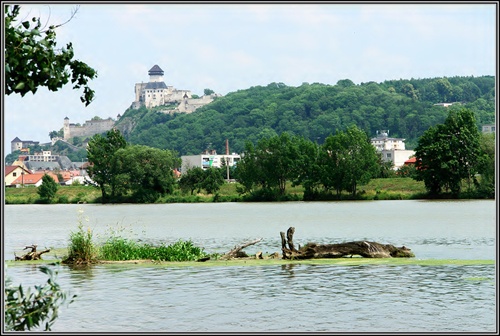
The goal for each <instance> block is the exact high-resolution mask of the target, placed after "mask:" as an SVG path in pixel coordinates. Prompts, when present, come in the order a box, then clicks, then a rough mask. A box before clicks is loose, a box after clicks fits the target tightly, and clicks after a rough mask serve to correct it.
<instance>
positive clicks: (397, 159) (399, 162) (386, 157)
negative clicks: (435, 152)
mask: <svg viewBox="0 0 500 336" xmlns="http://www.w3.org/2000/svg"><path fill="white" fill-rule="evenodd" d="M404 141H405V139H402V138H390V137H389V131H388V130H387V131H385V130H383V131H380V132H379V131H377V136H376V137H375V138H372V139H371V143H372V145H373V146H374V147H375V149H376V150H377V152H379V153H380V154H381V155H382V160H383V161H384V162H392V164H393V168H394V169H395V170H397V169H399V168H400V167H401V166H403V165H404V163H405V161H406V160H408V159H409V158H410V157H412V156H413V155H415V151H413V150H407V149H406V147H405V143H404Z"/></svg>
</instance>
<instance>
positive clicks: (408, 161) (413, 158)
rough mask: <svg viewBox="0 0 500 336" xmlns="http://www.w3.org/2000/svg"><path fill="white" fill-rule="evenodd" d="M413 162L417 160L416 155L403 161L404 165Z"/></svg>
mask: <svg viewBox="0 0 500 336" xmlns="http://www.w3.org/2000/svg"><path fill="white" fill-rule="evenodd" d="M415 162H417V158H416V157H412V158H409V159H408V160H406V161H405V165H408V164H415Z"/></svg>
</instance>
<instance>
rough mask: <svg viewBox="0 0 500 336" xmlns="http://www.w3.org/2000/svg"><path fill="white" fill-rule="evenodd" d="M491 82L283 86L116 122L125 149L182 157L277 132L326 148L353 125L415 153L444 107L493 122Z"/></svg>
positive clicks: (134, 113) (233, 147) (130, 114)
mask: <svg viewBox="0 0 500 336" xmlns="http://www.w3.org/2000/svg"><path fill="white" fill-rule="evenodd" d="M494 98H495V78H494V76H481V77H450V78H429V79H410V80H404V79H400V80H388V81H384V82H382V83H375V82H368V83H361V84H359V85H357V84H354V83H353V82H352V81H351V80H349V79H344V80H340V81H338V82H337V84H336V85H326V84H320V83H313V84H308V83H303V84H302V85H301V86H299V87H292V86H287V85H285V84H283V83H271V84H269V85H267V86H255V87H251V88H249V89H245V90H238V91H236V92H231V93H229V94H227V95H226V96H223V97H219V98H217V99H216V100H215V101H214V102H212V103H210V104H208V105H206V106H204V107H201V108H199V109H198V110H196V111H195V112H193V113H191V114H181V113H179V114H167V113H163V112H161V108H156V109H147V108H144V107H143V108H140V109H137V110H134V109H128V110H127V111H125V113H124V114H123V116H122V118H120V120H119V121H118V122H117V128H118V129H120V131H121V132H122V133H123V135H124V136H125V138H126V139H127V141H129V142H130V143H134V144H141V145H147V146H151V147H156V148H163V149H172V150H175V151H177V152H178V153H179V155H194V154H199V153H201V152H202V151H204V150H205V149H208V148H210V149H215V150H217V151H218V152H220V153H221V152H224V151H225V141H226V139H228V141H229V146H230V151H231V152H237V153H239V152H242V151H243V149H244V146H245V142H246V141H251V142H253V143H256V142H257V141H258V140H259V139H261V138H264V137H269V136H273V135H279V134H281V133H282V132H285V131H286V132H289V133H291V134H294V135H298V136H303V137H305V138H307V139H310V140H312V141H316V142H318V143H320V144H321V143H323V141H324V140H325V138H326V137H328V136H329V135H332V134H335V133H336V132H337V131H341V130H345V129H347V128H348V127H349V126H351V125H356V126H357V127H359V128H360V129H362V130H363V131H365V132H366V133H367V134H368V135H369V136H370V137H374V136H375V135H376V132H377V131H378V130H389V136H391V137H398V138H404V139H406V146H407V149H413V148H414V147H415V146H416V144H417V141H418V138H419V137H420V136H421V135H422V134H423V132H424V131H426V130H427V129H428V128H429V127H431V126H434V125H436V124H439V123H442V122H443V121H444V120H445V118H446V116H447V109H446V107H443V106H439V105H434V104H438V103H452V102H453V103H461V104H464V105H465V107H467V108H470V109H471V110H472V111H473V112H474V113H475V116H476V120H477V123H478V127H479V128H480V127H481V125H483V124H490V123H494V121H495V100H494Z"/></svg>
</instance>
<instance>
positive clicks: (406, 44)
mask: <svg viewBox="0 0 500 336" xmlns="http://www.w3.org/2000/svg"><path fill="white" fill-rule="evenodd" d="M4 4H5V3H4ZM75 6H76V5H75V4H64V5H61V4H56V3H54V4H51V5H36V6H35V5H31V4H25V5H23V6H22V8H23V12H22V13H23V14H21V17H25V16H24V15H27V17H28V18H31V17H32V16H40V17H41V18H42V22H45V21H47V19H48V18H49V17H50V20H49V22H50V23H62V22H64V21H66V20H67V19H68V18H69V17H70V16H71V12H72V9H74V8H75ZM496 10H497V8H496V4H495V3H494V2H491V3H483V4H476V3H471V4H458V3H457V4H442V5H436V4H405V3H400V4H356V3H354V2H353V3H343V4H342V3H330V4H325V3H322V4H310V3H307V4H249V3H244V2H243V3H237V4H169V3H153V4H140V5H136V4H126V3H122V4H81V5H80V7H79V10H78V13H77V15H76V17H75V18H73V19H72V20H71V21H70V22H68V23H67V24H66V25H64V26H62V27H60V28H59V29H58V30H57V41H58V46H61V47H62V46H65V45H66V43H68V42H72V43H73V47H74V51H75V59H79V60H81V61H83V62H85V63H87V64H88V65H89V66H91V67H93V68H94V69H96V70H97V72H98V78H97V79H95V80H93V81H92V82H91V83H90V87H91V88H92V89H94V90H95V91H96V98H95V101H94V102H92V103H91V104H90V105H89V106H88V107H85V106H84V104H82V103H81V102H80V99H79V97H80V95H81V94H82V91H81V90H72V89H71V84H68V85H67V86H66V87H65V88H64V89H62V90H60V91H58V92H50V91H48V90H46V89H45V88H40V89H39V90H38V91H37V93H36V94H35V95H33V94H31V93H29V94H27V95H26V96H24V97H21V96H20V95H14V94H13V95H10V96H7V97H6V99H5V100H4V106H3V109H4V123H3V128H4V130H3V135H4V150H5V153H4V156H5V155H6V154H8V153H10V142H11V141H12V140H13V139H14V138H15V137H19V138H20V139H21V140H33V141H40V143H46V142H49V141H50V138H49V133H50V132H51V131H53V130H56V131H59V130H60V129H61V128H62V126H63V121H64V118H65V117H68V118H69V119H70V122H72V123H81V124H83V123H84V122H85V121H86V120H89V119H91V118H92V117H94V116H99V117H101V118H103V119H105V118H108V117H112V118H116V116H117V115H118V114H123V112H124V111H125V110H126V109H127V108H128V107H130V105H131V103H132V102H133V100H134V99H135V94H134V85H135V83H140V82H147V81H148V80H149V76H148V70H149V69H150V68H151V67H152V66H153V65H155V64H157V65H159V66H160V67H161V68H162V69H163V71H164V72H165V74H164V81H165V83H166V84H167V85H171V86H173V87H174V88H177V89H183V90H191V92H192V93H193V94H197V95H200V96H201V95H202V94H203V90H204V89H205V88H210V89H212V90H214V91H215V92H216V93H220V94H223V95H225V94H227V93H229V92H234V91H237V90H243V89H247V88H250V87H252V86H258V85H262V86H266V85H267V84H269V83H272V82H282V83H285V84H286V85H289V86H299V85H301V84H302V83H304V82H308V83H324V84H332V85H334V84H336V83H337V81H338V80H340V79H350V80H352V81H353V82H354V83H356V84H360V83H362V82H369V81H375V82H378V83H380V82H383V81H384V80H390V79H410V78H431V77H444V76H447V77H452V76H471V75H474V76H483V75H496V73H497V69H496V50H497V45H496V43H497V36H496V33H495V31H496V27H495V24H496ZM2 72H3V67H2Z"/></svg>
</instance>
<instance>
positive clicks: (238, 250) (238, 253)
mask: <svg viewBox="0 0 500 336" xmlns="http://www.w3.org/2000/svg"><path fill="white" fill-rule="evenodd" d="M261 240H262V238H259V239H256V240H252V241H250V242H248V243H245V244H242V245H237V246H235V247H234V248H233V249H232V250H231V251H229V252H227V253H226V254H224V255H223V256H222V257H220V259H231V258H246V257H248V254H246V253H245V252H244V251H242V250H243V249H244V248H245V247H248V246H250V245H254V244H257V243H258V242H260V241H261Z"/></svg>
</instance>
